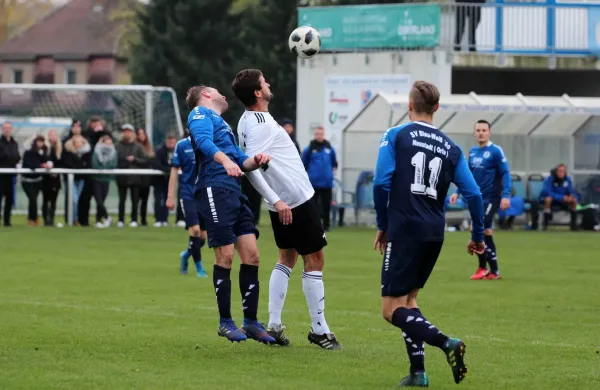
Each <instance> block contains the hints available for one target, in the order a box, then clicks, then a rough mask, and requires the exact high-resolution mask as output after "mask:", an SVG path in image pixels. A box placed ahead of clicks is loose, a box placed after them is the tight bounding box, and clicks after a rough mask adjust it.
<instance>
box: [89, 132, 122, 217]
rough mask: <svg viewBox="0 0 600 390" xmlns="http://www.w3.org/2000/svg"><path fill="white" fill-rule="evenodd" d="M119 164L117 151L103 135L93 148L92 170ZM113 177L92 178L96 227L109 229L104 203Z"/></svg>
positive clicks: (107, 136)
mask: <svg viewBox="0 0 600 390" xmlns="http://www.w3.org/2000/svg"><path fill="white" fill-rule="evenodd" d="M118 164H119V159H118V155H117V149H116V148H115V145H114V143H113V139H112V137H111V136H110V135H104V136H103V137H102V138H100V140H99V142H98V143H97V144H96V146H95V147H94V154H93V156H92V168H94V169H115V168H116V167H117V166H118ZM112 180H113V176H109V175H96V176H94V177H92V192H93V194H94V200H95V201H96V205H97V210H96V227H97V228H104V227H109V226H110V224H111V223H112V220H111V218H110V216H109V215H108V211H107V210H106V206H105V204H104V203H105V202H106V197H107V196H108V189H109V187H110V182H111V181H112Z"/></svg>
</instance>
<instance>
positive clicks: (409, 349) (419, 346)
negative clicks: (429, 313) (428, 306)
mask: <svg viewBox="0 0 600 390" xmlns="http://www.w3.org/2000/svg"><path fill="white" fill-rule="evenodd" d="M410 310H412V311H414V312H417V313H418V314H419V315H420V314H421V310H419V308H418V307H416V308H414V309H410ZM402 336H403V337H404V342H405V343H406V353H408V360H410V373H411V374H414V373H416V372H419V371H425V342H424V341H423V339H421V338H420V337H415V336H413V337H412V338H411V337H408V335H407V334H406V333H405V332H402Z"/></svg>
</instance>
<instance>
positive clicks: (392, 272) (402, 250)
mask: <svg viewBox="0 0 600 390" xmlns="http://www.w3.org/2000/svg"><path fill="white" fill-rule="evenodd" d="M443 244H444V242H443V241H388V243H387V248H386V251H385V254H384V255H383V266H382V267H381V296H382V297H403V296H405V295H408V293H409V292H411V291H412V290H414V289H418V288H419V289H420V288H423V287H425V283H427V279H429V275H431V271H433V267H435V263H436V262H437V259H438V257H439V255H440V252H441V250H442V245H443Z"/></svg>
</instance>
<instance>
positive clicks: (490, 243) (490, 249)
mask: <svg viewBox="0 0 600 390" xmlns="http://www.w3.org/2000/svg"><path fill="white" fill-rule="evenodd" d="M484 240H485V246H486V248H485V251H486V253H487V261H488V263H489V265H490V271H492V273H494V274H498V257H497V256H496V244H495V243H494V237H493V236H485V238H484Z"/></svg>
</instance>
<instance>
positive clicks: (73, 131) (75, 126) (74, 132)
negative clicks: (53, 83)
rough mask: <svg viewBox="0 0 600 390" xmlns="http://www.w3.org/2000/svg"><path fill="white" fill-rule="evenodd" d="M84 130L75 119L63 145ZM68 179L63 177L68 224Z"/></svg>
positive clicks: (64, 138)
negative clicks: (65, 189)
mask: <svg viewBox="0 0 600 390" xmlns="http://www.w3.org/2000/svg"><path fill="white" fill-rule="evenodd" d="M81 133H82V128H81V121H80V120H79V119H76V118H73V120H72V121H71V127H70V128H69V130H68V132H67V135H65V136H64V137H63V139H62V144H63V145H66V144H67V142H68V141H69V140H70V139H71V138H73V136H75V135H82V134H81ZM67 180H68V177H67V175H66V174H64V175H63V181H64V183H65V188H67V191H65V194H64V195H65V223H68V221H67V218H68V215H67V207H68V205H69V191H68V188H69V187H68V185H69V184H68V182H67Z"/></svg>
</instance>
